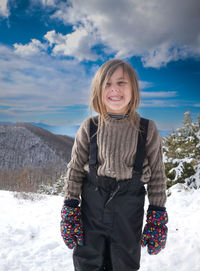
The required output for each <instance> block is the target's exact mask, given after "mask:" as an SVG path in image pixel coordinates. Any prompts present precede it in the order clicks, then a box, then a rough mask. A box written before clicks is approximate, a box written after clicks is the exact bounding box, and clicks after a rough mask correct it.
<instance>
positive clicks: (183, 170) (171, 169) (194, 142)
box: [163, 111, 200, 187]
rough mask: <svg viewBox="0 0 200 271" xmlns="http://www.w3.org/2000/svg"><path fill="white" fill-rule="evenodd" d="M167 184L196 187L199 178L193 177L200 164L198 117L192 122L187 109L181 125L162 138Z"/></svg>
mask: <svg viewBox="0 0 200 271" xmlns="http://www.w3.org/2000/svg"><path fill="white" fill-rule="evenodd" d="M163 142H164V144H163V153H164V155H165V173H166V176H167V178H168V182H167V186H168V187H170V186H171V185H173V184H175V183H187V184H188V185H189V186H193V187H198V186H199V182H200V181H199V180H197V179H196V178H198V177H193V176H194V175H195V174H196V172H197V171H198V169H199V164H200V119H199V116H198V117H197V122H196V123H193V121H192V118H191V114H190V112H189V111H187V112H185V114H184V121H183V126H182V127H181V128H178V129H177V130H176V131H173V132H172V134H170V135H169V136H167V137H166V138H164V139H163Z"/></svg>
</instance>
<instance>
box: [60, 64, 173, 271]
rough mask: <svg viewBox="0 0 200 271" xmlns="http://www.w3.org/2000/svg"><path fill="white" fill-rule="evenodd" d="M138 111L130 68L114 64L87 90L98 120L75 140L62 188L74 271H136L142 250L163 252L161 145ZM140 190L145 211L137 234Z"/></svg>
mask: <svg viewBox="0 0 200 271" xmlns="http://www.w3.org/2000/svg"><path fill="white" fill-rule="evenodd" d="M138 104H139V87H138V80H137V76H136V72H135V71H134V69H133V68H132V66H131V65H130V64H128V63H126V62H124V61H122V60H119V59H113V60H110V61H108V62H106V63H104V64H103V65H102V66H101V67H100V69H99V70H98V71H97V73H96V75H95V77H94V80H93V84H92V94H91V106H92V107H93V109H94V110H95V111H96V112H98V115H97V116H94V117H90V118H87V119H86V120H85V121H84V122H83V123H82V125H81V127H80V128H79V130H78V132H77V135H76V138H75V142H74V146H73V148H72V156H71V161H70V162H69V164H68V171H67V175H66V184H65V187H64V191H65V201H64V205H63V208H62V211H61V215H62V220H61V234H62V237H63V239H64V242H65V244H66V245H67V246H68V247H69V248H71V249H72V248H74V250H73V263H74V268H75V271H101V270H106V271H111V270H112V271H125V270H126V271H134V270H138V269H139V266H140V250H141V245H142V246H146V245H147V247H148V253H149V254H157V253H158V252H159V251H160V250H161V249H162V248H164V247H165V243H166V236H167V226H166V223H167V221H168V217H167V212H166V209H165V207H164V206H165V202H166V192H165V190H166V178H165V174H164V165H163V160H162V144H161V137H160V135H159V133H158V130H157V128H156V125H155V123H154V122H153V121H152V120H147V119H144V118H141V117H140V115H139V114H138V113H137V112H136V109H137V107H138ZM144 184H147V193H148V199H149V203H150V205H149V208H148V211H147V223H146V225H145V227H144V230H143V234H142V225H143V215H144V199H145V192H146V191H145V187H144ZM80 196H81V197H80ZM79 204H80V206H79Z"/></svg>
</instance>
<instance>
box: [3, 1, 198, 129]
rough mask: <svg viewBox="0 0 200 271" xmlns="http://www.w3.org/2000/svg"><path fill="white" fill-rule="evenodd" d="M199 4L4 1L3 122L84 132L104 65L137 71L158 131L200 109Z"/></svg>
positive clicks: (146, 110) (144, 105) (145, 110)
mask: <svg viewBox="0 0 200 271" xmlns="http://www.w3.org/2000/svg"><path fill="white" fill-rule="evenodd" d="M199 14H200V2H199V0H191V1H188V0H173V1H172V0H168V1H164V0H152V1H145V0H140V1H136V0H118V1H115V0H110V1H108V0H101V1H97V0H70V1H61V0H1V2H0V121H8V122H17V121H23V122H24V121H25V122H34V123H45V124H47V125H50V126H59V127H65V126H68V127H71V126H73V127H78V125H80V123H81V122H82V121H83V120H84V119H85V118H86V117H88V116H89V115H90V114H91V112H89V111H88V99H89V94H90V85H91V80H92V78H93V76H94V74H95V72H96V71H97V69H98V68H99V67H100V66H101V64H102V63H104V62H105V61H107V60H109V59H111V58H114V57H117V58H122V59H125V60H126V61H129V62H130V63H131V64H132V65H133V67H134V68H135V70H136V71H137V73H138V77H139V83H140V89H141V102H140V107H139V109H138V112H139V113H140V114H141V115H142V116H143V117H146V118H150V119H153V120H154V121H155V122H156V124H157V126H158V128H159V130H162V131H168V130H170V129H173V128H174V129H175V128H177V127H179V126H181V123H182V121H183V114H184V112H185V111H188V110H189V111H190V112H191V115H192V117H193V119H194V120H196V117H197V114H198V113H199V111H200V110H199V109H200V90H199V86H200V27H199V25H200V16H199Z"/></svg>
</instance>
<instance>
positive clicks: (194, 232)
mask: <svg viewBox="0 0 200 271" xmlns="http://www.w3.org/2000/svg"><path fill="white" fill-rule="evenodd" d="M169 192H170V194H171V195H170V196H169V197H168V201H167V205H166V207H167V211H168V214H169V223H168V228H169V232H168V240H167V245H166V248H165V249H164V250H163V251H162V252H160V253H159V254H158V255H154V256H150V255H148V253H147V251H146V248H142V258H141V268H140V271H154V270H158V271H174V270H178V271H199V270H200V267H199V266H200V265H199V255H200V242H199V240H200V231H199V225H200V215H199V206H200V189H198V190H195V189H188V188H186V187H185V186H183V185H180V184H177V185H174V186H173V187H172V188H170V191H169ZM38 197H41V198H39V199H36V200H25V199H18V198H17V197H16V196H15V194H14V193H12V192H8V191H0V242H1V247H0V270H1V271H12V270H15V271H27V270H28V271H63V270H67V271H73V270H74V268H73V263H72V251H71V250H69V249H68V248H67V247H66V246H65V245H64V242H63V240H62V238H61V236H60V210H61V207H62V203H63V198H62V197H60V196H41V195H40V196H38ZM147 207H148V202H147V200H146V205H145V210H147Z"/></svg>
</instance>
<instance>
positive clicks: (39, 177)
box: [0, 123, 73, 191]
mask: <svg viewBox="0 0 200 271" xmlns="http://www.w3.org/2000/svg"><path fill="white" fill-rule="evenodd" d="M72 145H73V139H72V138H70V137H68V136H61V135H54V134H52V133H51V132H49V131H47V130H45V129H42V128H39V127H35V126H33V125H31V124H27V123H16V124H3V123H0V189H8V190H10V189H11V190H15V189H16V190H18V189H19V187H21V189H22V187H23V190H24V189H25V190H27V191H34V190H35V189H36V187H38V185H39V184H40V183H41V182H44V183H54V181H56V180H57V178H59V176H60V175H61V174H62V172H63V171H64V170H65V169H66V164H67V162H68V161H69V160H70V156H71V149H72ZM14 176H15V178H14V179H15V181H13V177H14ZM28 186H29V187H28Z"/></svg>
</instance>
